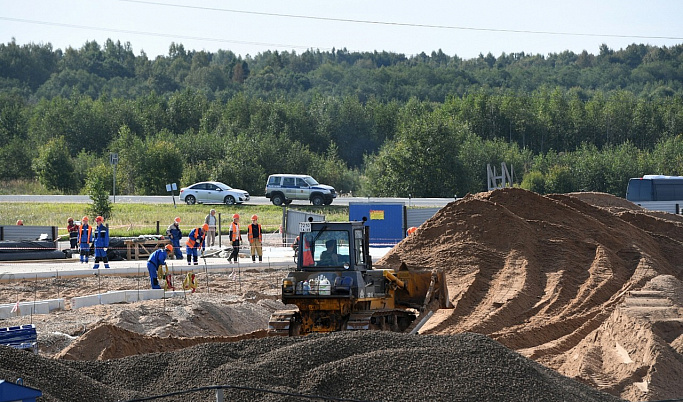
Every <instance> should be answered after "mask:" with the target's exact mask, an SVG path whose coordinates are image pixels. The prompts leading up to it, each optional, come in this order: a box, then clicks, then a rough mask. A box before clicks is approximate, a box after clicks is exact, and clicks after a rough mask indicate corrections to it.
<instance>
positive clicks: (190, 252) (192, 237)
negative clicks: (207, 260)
mask: <svg viewBox="0 0 683 402" xmlns="http://www.w3.org/2000/svg"><path fill="white" fill-rule="evenodd" d="M208 230H209V225H208V224H206V223H205V224H204V225H202V227H200V228H194V229H192V230H190V234H189V235H187V242H186V243H185V245H186V246H187V247H186V248H185V254H187V265H190V263H191V262H194V265H198V264H199V262H198V259H199V256H198V250H199V248H200V247H201V249H202V255H204V250H205V249H206V247H205V245H204V238H205V237H206V232H207V231H208Z"/></svg>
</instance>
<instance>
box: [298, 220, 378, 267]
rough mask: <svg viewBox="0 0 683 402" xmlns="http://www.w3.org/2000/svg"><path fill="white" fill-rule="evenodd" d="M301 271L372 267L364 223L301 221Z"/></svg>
mask: <svg viewBox="0 0 683 402" xmlns="http://www.w3.org/2000/svg"><path fill="white" fill-rule="evenodd" d="M299 229H300V234H299V242H300V244H299V258H298V260H297V270H299V271H325V270H331V271H338V270H340V269H341V270H346V271H365V270H368V269H372V265H371V261H370V256H369V244H368V240H369V236H368V229H369V228H368V227H367V226H365V225H364V223H363V222H301V224H300V225H299Z"/></svg>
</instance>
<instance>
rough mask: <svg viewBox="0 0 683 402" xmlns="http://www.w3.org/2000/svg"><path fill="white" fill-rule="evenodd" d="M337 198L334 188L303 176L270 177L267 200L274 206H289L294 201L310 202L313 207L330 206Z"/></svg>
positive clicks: (276, 175)
mask: <svg viewBox="0 0 683 402" xmlns="http://www.w3.org/2000/svg"><path fill="white" fill-rule="evenodd" d="M336 197H337V193H336V192H335V191H334V187H332V186H328V185H326V184H320V183H318V182H317V181H316V180H315V179H314V178H312V177H311V176H307V175H303V174H273V175H270V176H269V177H268V183H267V184H266V198H268V199H270V200H271V201H272V202H273V205H282V204H285V205H289V204H291V203H292V201H293V200H309V201H310V202H311V203H312V204H313V205H330V204H332V200H334V199H335V198H336Z"/></svg>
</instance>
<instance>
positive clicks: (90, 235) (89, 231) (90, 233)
mask: <svg viewBox="0 0 683 402" xmlns="http://www.w3.org/2000/svg"><path fill="white" fill-rule="evenodd" d="M81 235H83V225H81V228H80V229H78V242H79V243H90V239H92V226H90V225H88V237H87V240H86V241H84V242H82V241H81Z"/></svg>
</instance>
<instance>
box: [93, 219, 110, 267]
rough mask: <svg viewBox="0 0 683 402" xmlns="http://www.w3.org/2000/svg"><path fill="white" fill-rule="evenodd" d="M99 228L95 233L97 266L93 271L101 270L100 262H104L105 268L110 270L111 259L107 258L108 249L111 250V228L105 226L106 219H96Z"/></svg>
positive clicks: (94, 242)
mask: <svg viewBox="0 0 683 402" xmlns="http://www.w3.org/2000/svg"><path fill="white" fill-rule="evenodd" d="M95 223H96V224H97V227H96V228H95V232H94V233H93V244H94V245H95V265H93V267H92V269H99V268H100V261H104V267H105V268H109V258H107V248H109V228H108V227H106V226H104V218H103V217H101V216H98V217H97V218H95Z"/></svg>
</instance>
